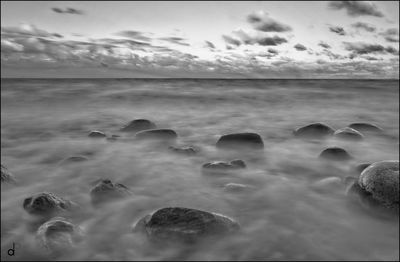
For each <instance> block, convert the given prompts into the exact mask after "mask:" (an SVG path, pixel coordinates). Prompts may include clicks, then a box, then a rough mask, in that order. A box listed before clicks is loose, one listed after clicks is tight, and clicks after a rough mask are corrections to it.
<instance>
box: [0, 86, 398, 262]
mask: <svg viewBox="0 0 400 262" xmlns="http://www.w3.org/2000/svg"><path fill="white" fill-rule="evenodd" d="M398 85H399V82H398V81H360V80H174V79H170V80H165V79H164V80H121V79H106V80H104V79H97V80H95V79H93V80H91V79H88V80H71V79H64V80H63V79H61V80H40V79H38V80H23V79H20V80H4V79H3V80H2V81H1V162H2V164H3V165H5V166H6V167H7V168H8V169H9V170H10V171H11V172H12V173H13V174H14V175H15V177H16V179H17V180H18V185H17V186H7V185H2V191H1V259H2V260H10V259H11V260H32V259H43V260H53V259H58V260H75V259H80V260H166V259H186V260H311V259H312V260H317V259H318V260H398V258H399V247H398V246H399V222H398V219H397V218H394V219H391V218H386V217H380V216H376V215H374V214H373V213H371V212H367V211H365V210H364V209H362V208H360V205H359V204H358V203H355V202H352V201H350V199H349V198H348V197H346V194H345V186H344V185H338V184H331V185H328V186H321V185H319V186H317V185H318V183H317V184H315V183H316V182H317V181H319V180H321V179H323V178H326V177H332V176H336V177H339V178H344V177H346V176H348V175H355V174H353V173H351V172H350V171H349V170H351V169H352V168H353V167H354V166H355V165H357V164H359V163H364V162H374V161H380V160H385V159H399V149H398V148H399V121H398V119H399V102H398V99H399V88H398ZM137 118H147V119H150V120H152V121H153V122H155V123H156V124H157V125H158V127H161V128H172V129H174V130H176V132H177V133H178V136H179V139H178V141H177V144H178V145H193V146H195V147H196V148H198V149H199V153H198V154H196V155H194V156H185V155H179V154H173V153H171V152H170V151H168V150H167V149H166V146H165V145H159V144H154V143H150V142H143V141H142V142H141V141H136V140H135V139H134V138H133V136H129V135H127V134H125V133H120V132H119V131H118V130H119V128H120V127H122V126H123V125H124V124H125V123H127V122H128V121H130V120H133V119H137ZM312 122H325V123H326V124H328V125H330V126H332V127H333V128H334V129H338V128H341V127H345V126H347V125H349V124H350V123H352V122H370V123H374V124H377V125H379V126H380V127H382V128H383V129H384V130H385V131H384V134H382V135H380V136H373V135H367V136H366V139H365V140H364V141H361V142H351V141H338V140H335V139H333V138H331V139H327V140H324V141H303V140H298V139H294V138H293V136H292V130H293V129H295V128H297V127H300V126H303V125H306V124H309V123H312ZM90 130H101V131H104V132H105V133H106V134H107V135H110V136H111V135H112V134H119V135H121V136H122V137H121V138H119V139H118V140H117V141H114V142H111V141H107V140H105V139H91V138H89V137H87V135H88V132H89V131H90ZM246 131H249V132H256V133H258V134H260V135H261V137H262V138H263V140H264V143H265V149H264V150H263V151H262V152H246V151H240V152H229V151H228V152H226V151H222V150H217V149H216V148H215V146H214V145H215V142H216V141H217V140H218V138H219V137H220V136H221V135H222V134H226V133H235V132H246ZM333 145H336V146H341V147H343V148H345V149H346V150H347V151H348V152H349V153H350V154H351V155H352V156H354V160H352V161H350V162H349V163H327V162H323V161H321V160H319V159H318V155H319V153H320V152H321V151H322V150H323V149H325V148H326V147H328V146H333ZM72 155H85V156H87V157H88V158H89V160H88V161H85V162H79V163H75V164H64V165H63V164H60V162H61V161H62V160H63V159H64V158H66V157H68V156H72ZM236 158H240V159H243V160H245V161H246V163H247V168H246V169H245V170H244V171H241V172H236V173H234V174H231V175H225V176H213V175H206V174H202V172H201V165H202V164H203V163H205V162H208V161H214V160H233V159H236ZM99 178H110V179H111V180H113V181H116V182H120V183H123V184H124V185H126V186H128V187H129V188H130V189H131V190H132V191H133V196H132V197H131V198H127V199H125V200H121V201H118V202H112V203H110V204H108V205H105V206H103V207H102V208H100V209H95V208H94V207H92V205H91V202H90V195H89V192H90V189H91V187H92V186H93V182H95V181H96V180H97V179H99ZM226 183H242V184H248V185H251V186H253V187H252V188H251V190H248V191H244V192H226V191H225V190H223V186H224V185H225V184H226ZM42 191H50V192H54V193H56V194H58V195H60V196H62V197H65V198H67V199H70V200H72V201H75V202H76V203H78V204H79V205H80V206H81V207H82V208H81V209H79V210H78V211H76V212H72V213H69V214H65V215H63V216H64V217H67V218H68V219H70V220H71V221H72V222H74V223H75V224H78V225H81V226H82V228H83V229H84V230H85V232H86V238H85V239H84V241H83V242H81V243H80V244H79V245H78V246H77V247H76V250H74V252H69V253H67V254H64V255H62V256H58V257H49V256H47V255H46V254H45V253H44V252H42V250H41V249H40V248H38V247H37V241H35V234H34V231H33V229H35V228H34V227H33V229H32V226H30V225H32V218H31V216H30V215H28V214H27V213H26V212H25V211H24V210H23V208H22V202H23V200H24V198H25V197H27V196H29V195H31V194H33V193H37V192H42ZM167 206H183V207H190V208H198V209H203V210H207V211H213V212H217V213H222V214H225V215H228V216H230V217H232V218H234V219H236V220H237V221H238V222H239V223H240V224H241V226H242V230H241V231H240V232H239V233H238V234H236V235H233V236H231V237H229V238H225V239H216V240H213V241H212V242H208V243H199V244H198V245H196V246H194V247H192V248H190V249H189V250H188V249H187V248H184V247H180V246H174V247H168V248H161V249H160V248H158V247H157V248H156V247H154V246H151V244H149V243H147V242H146V240H145V239H143V238H141V237H140V236H138V235H137V234H133V233H132V232H131V227H132V225H133V224H134V223H135V222H136V221H137V220H138V219H140V218H141V217H143V216H144V215H146V214H148V213H150V212H152V211H154V210H156V209H158V208H161V207H167ZM12 242H14V243H16V244H17V248H16V255H15V256H13V257H9V256H8V255H7V250H8V249H9V248H11V246H12Z"/></svg>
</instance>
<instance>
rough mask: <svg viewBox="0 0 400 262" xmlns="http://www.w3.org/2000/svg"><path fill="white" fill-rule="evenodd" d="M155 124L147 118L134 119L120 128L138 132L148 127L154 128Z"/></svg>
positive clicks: (123, 130)
mask: <svg viewBox="0 0 400 262" xmlns="http://www.w3.org/2000/svg"><path fill="white" fill-rule="evenodd" d="M156 128H157V126H156V124H154V123H153V122H151V121H150V120H147V119H135V120H132V121H131V122H129V123H128V124H127V125H125V126H124V127H122V128H121V131H122V132H135V133H136V132H140V131H143V130H148V129H156Z"/></svg>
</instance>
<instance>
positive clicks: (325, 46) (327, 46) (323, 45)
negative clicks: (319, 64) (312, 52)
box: [318, 41, 331, 49]
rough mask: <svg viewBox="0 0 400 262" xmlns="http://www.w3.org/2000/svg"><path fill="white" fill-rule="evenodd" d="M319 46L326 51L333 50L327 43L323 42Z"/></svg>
mask: <svg viewBox="0 0 400 262" xmlns="http://www.w3.org/2000/svg"><path fill="white" fill-rule="evenodd" d="M318 45H319V46H322V47H323V48H326V49H329V48H331V46H330V45H328V44H327V43H325V42H323V41H321V42H319V43H318Z"/></svg>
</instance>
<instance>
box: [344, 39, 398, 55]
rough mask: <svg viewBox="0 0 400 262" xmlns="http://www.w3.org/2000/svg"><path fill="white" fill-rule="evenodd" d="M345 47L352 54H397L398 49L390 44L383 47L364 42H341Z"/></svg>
mask: <svg viewBox="0 0 400 262" xmlns="http://www.w3.org/2000/svg"><path fill="white" fill-rule="evenodd" d="M343 44H344V46H345V49H346V50H347V51H351V52H352V54H354V55H355V56H356V55H365V54H386V53H389V54H393V55H398V54H399V51H398V50H397V49H395V48H393V47H391V46H388V47H384V46H383V45H379V44H368V43H364V42H353V43H350V42H343Z"/></svg>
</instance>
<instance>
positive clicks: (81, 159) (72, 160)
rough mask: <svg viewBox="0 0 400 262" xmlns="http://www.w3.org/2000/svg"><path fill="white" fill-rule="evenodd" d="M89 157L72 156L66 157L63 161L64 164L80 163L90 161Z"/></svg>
mask: <svg viewBox="0 0 400 262" xmlns="http://www.w3.org/2000/svg"><path fill="white" fill-rule="evenodd" d="M88 160H89V159H88V158H87V157H85V156H70V157H68V158H66V159H64V160H63V161H62V162H61V163H62V164H70V163H79V162H84V161H88Z"/></svg>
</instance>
